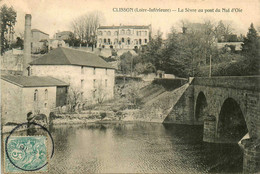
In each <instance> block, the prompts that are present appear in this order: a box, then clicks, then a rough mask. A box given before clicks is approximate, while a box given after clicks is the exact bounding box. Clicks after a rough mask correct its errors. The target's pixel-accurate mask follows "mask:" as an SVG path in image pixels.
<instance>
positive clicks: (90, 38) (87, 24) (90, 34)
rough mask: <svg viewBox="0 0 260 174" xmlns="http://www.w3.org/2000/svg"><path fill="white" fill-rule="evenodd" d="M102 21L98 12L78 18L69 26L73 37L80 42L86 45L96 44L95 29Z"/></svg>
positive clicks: (101, 15)
mask: <svg viewBox="0 0 260 174" xmlns="http://www.w3.org/2000/svg"><path fill="white" fill-rule="evenodd" d="M103 21H104V16H103V14H102V13H101V12H99V11H94V12H90V13H87V14H85V15H83V16H80V17H78V18H76V19H75V20H73V21H72V23H71V25H72V28H73V30H74V33H75V37H76V38H79V39H80V41H81V42H83V41H86V42H87V44H88V45H92V46H93V45H95V44H96V43H97V40H96V39H97V38H96V36H97V33H96V32H97V28H98V26H99V25H100V24H101V23H102V22H103Z"/></svg>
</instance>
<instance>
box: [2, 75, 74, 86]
mask: <svg viewBox="0 0 260 174" xmlns="http://www.w3.org/2000/svg"><path fill="white" fill-rule="evenodd" d="M1 79H3V80H5V81H7V82H10V83H13V84H15V85H18V86H21V87H47V86H69V85H68V84H67V83H65V82H63V81H61V80H59V79H55V78H53V77H49V76H46V77H39V76H13V75H1Z"/></svg>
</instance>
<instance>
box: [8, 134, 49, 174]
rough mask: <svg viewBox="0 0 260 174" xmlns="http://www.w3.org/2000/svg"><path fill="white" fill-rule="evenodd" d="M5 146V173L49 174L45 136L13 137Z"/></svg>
mask: <svg viewBox="0 0 260 174" xmlns="http://www.w3.org/2000/svg"><path fill="white" fill-rule="evenodd" d="M5 142H6V144H5V172H6V173H13V172H26V171H38V172H39V171H41V172H47V171H48V166H47V164H48V163H47V161H48V160H47V159H48V156H47V155H48V154H47V147H46V144H47V143H46V137H45V136H19V137H18V136H12V137H9V138H8V139H7V140H6V141H5Z"/></svg>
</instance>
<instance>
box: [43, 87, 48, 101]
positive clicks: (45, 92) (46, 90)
mask: <svg viewBox="0 0 260 174" xmlns="http://www.w3.org/2000/svg"><path fill="white" fill-rule="evenodd" d="M44 96H45V100H48V89H45V91H44Z"/></svg>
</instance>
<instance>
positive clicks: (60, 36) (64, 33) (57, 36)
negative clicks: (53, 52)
mask: <svg viewBox="0 0 260 174" xmlns="http://www.w3.org/2000/svg"><path fill="white" fill-rule="evenodd" d="M72 34H73V33H72V32H71V31H61V32H58V33H55V35H54V38H55V39H61V40H68V39H69V38H70V36H71V35H72Z"/></svg>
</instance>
